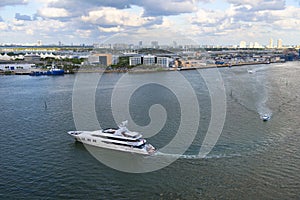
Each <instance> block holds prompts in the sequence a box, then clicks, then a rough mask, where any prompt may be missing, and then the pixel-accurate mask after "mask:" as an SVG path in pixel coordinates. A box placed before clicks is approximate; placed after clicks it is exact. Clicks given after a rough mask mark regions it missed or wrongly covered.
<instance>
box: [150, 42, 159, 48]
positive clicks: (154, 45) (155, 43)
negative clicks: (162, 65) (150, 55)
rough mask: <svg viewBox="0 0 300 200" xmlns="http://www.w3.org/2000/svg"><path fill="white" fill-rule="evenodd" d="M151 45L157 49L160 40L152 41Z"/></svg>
mask: <svg viewBox="0 0 300 200" xmlns="http://www.w3.org/2000/svg"><path fill="white" fill-rule="evenodd" d="M151 46H152V48H154V49H157V48H158V47H159V46H158V41H152V42H151Z"/></svg>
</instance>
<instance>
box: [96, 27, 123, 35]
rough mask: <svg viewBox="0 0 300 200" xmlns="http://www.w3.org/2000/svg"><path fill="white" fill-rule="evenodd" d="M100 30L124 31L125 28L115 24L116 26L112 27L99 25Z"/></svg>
mask: <svg viewBox="0 0 300 200" xmlns="http://www.w3.org/2000/svg"><path fill="white" fill-rule="evenodd" d="M98 30H99V31H101V32H105V33H118V32H121V31H124V29H123V28H121V27H120V26H115V27H110V28H104V27H101V26H100V27H98Z"/></svg>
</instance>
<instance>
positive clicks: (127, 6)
mask: <svg viewBox="0 0 300 200" xmlns="http://www.w3.org/2000/svg"><path fill="white" fill-rule="evenodd" d="M299 35H300V0H1V1H0V44H10V43H14V44H35V43H37V41H38V40H40V41H41V42H42V44H58V43H59V42H61V43H62V44H65V45H70V44H94V43H100V44H101V43H112V44H113V43H132V44H138V42H139V41H143V44H150V42H151V41H158V42H159V44H166V45H168V44H172V43H173V41H176V42H177V44H199V45H238V44H239V43H240V41H246V42H247V43H250V42H252V43H254V42H258V43H260V44H262V45H268V43H269V41H270V38H272V39H273V40H274V44H276V41H277V40H278V39H281V40H282V41H283V44H284V45H299V44H300V37H299Z"/></svg>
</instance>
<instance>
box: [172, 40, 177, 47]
mask: <svg viewBox="0 0 300 200" xmlns="http://www.w3.org/2000/svg"><path fill="white" fill-rule="evenodd" d="M173 48H175V49H176V48H177V42H176V41H173Z"/></svg>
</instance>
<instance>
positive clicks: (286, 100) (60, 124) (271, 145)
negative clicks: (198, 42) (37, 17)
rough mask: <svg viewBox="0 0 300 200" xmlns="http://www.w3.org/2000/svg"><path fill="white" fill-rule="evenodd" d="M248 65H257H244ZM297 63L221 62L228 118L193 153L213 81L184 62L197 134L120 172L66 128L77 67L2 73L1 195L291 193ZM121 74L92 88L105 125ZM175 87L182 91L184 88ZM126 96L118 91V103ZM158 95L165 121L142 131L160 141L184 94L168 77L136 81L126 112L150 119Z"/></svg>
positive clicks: (297, 180) (298, 143) (298, 173)
mask: <svg viewBox="0 0 300 200" xmlns="http://www.w3.org/2000/svg"><path fill="white" fill-rule="evenodd" d="M248 69H251V70H253V71H255V73H253V74H249V73H248V72H247V70H248ZM205 70H211V69H205ZM299 70H300V63H299V62H288V63H280V64H269V65H253V66H243V67H232V68H222V69H219V72H220V74H221V76H222V78H223V80H222V81H223V82H224V85H225V88H226V95H227V99H226V102H227V113H226V121H225V124H224V128H223V131H222V134H221V136H220V138H219V140H218V142H217V144H216V145H215V147H214V148H213V150H212V151H211V152H210V153H209V154H208V156H207V157H206V158H200V157H198V156H197V155H198V153H199V149H200V147H201V144H202V142H203V138H204V136H205V135H206V132H207V129H208V125H209V121H210V117H211V99H210V95H209V91H208V88H207V86H206V84H205V82H204V80H203V78H202V77H201V75H200V74H199V73H198V72H197V71H183V72H180V73H181V74H182V75H183V76H184V77H185V79H186V80H187V81H188V82H189V83H190V84H191V86H192V88H193V90H194V91H195V94H196V95H197V98H198V102H199V109H200V114H201V116H200V119H190V120H199V124H200V126H199V129H198V131H197V135H196V136H195V138H194V141H193V143H192V144H191V145H190V146H189V148H188V149H187V151H186V152H185V153H184V155H181V156H180V157H179V159H178V160H176V161H175V162H174V163H172V164H171V165H169V166H167V167H165V168H163V169H161V170H157V171H154V172H149V173H141V174H134V173H133V174H132V173H125V172H120V171H117V170H115V169H112V168H110V167H108V166H106V165H104V164H102V163H101V162H99V161H98V160H97V159H95V158H94V157H93V156H92V155H91V154H90V153H89V152H88V151H87V150H86V149H85V147H84V146H83V145H82V144H79V143H75V142H74V140H73V139H72V138H71V137H70V136H68V135H67V133H66V132H67V131H69V130H75V124H74V120H73V113H72V91H73V85H74V80H75V77H76V75H65V76H57V77H54V76H53V77H51V76H39V77H30V76H1V77H0V101H1V103H0V111H1V115H0V134H1V137H0V138H1V139H0V148H1V154H0V180H1V181H0V198H1V199H22V198H24V199H67V198H68V199H200V198H201V199H254V198H255V199H257V198H260V199H297V198H299V196H300V167H299V166H300V151H299V147H300V124H299V121H300V115H299V111H300V106H299V105H300V104H299V103H300V100H299V95H300V80H299V74H300V73H299V72H300V71H299ZM174 73H177V72H159V73H138V74H129V77H131V78H132V82H131V83H129V84H135V82H134V80H135V79H137V78H143V79H145V80H152V79H153V76H155V77H156V78H160V79H163V80H165V81H167V82H170V83H172V82H175V81H177V82H178V81H179V82H180V81H181V80H178V79H174ZM84 76H90V74H84ZM99 76H100V74H99ZM122 76H124V74H118V73H111V74H104V75H102V77H101V80H100V82H99V85H98V88H97V91H96V93H95V97H96V102H95V107H96V113H97V117H98V120H99V123H100V124H101V127H104V128H109V127H116V125H117V123H119V122H115V121H114V118H113V115H112V111H111V98H112V92H113V89H114V87H115V85H116V83H117V82H118V81H119V80H120V78H121V77H122ZM122 87H124V88H126V87H129V85H126V84H124V85H122ZM179 91H180V92H182V93H184V88H179ZM186 98H189V97H188V96H186ZM123 101H124V99H120V103H122V102H123ZM154 104H160V105H162V106H163V107H164V108H165V110H166V113H167V121H166V124H165V126H164V127H163V129H162V130H161V131H160V132H159V133H158V134H157V135H155V136H153V137H151V138H149V139H148V140H149V142H150V143H151V144H153V145H154V146H156V147H158V148H163V147H164V146H165V145H166V144H168V143H169V142H170V141H172V139H173V137H174V136H175V134H176V130H177V129H178V126H179V123H180V117H181V115H180V102H179V101H178V99H177V98H176V95H174V94H173V93H172V91H171V90H168V88H166V87H163V86H160V85H156V84H152V85H151V84H150V85H144V86H141V87H140V88H139V89H138V90H137V91H136V92H135V93H133V95H132V97H131V99H130V104H129V107H130V115H131V117H132V119H133V120H134V121H135V122H136V123H137V124H138V125H140V126H146V125H147V124H149V123H150V120H151V119H150V117H149V114H148V112H149V108H150V107H151V105H154ZM264 113H268V114H270V115H271V116H272V117H271V120H270V121H268V122H263V121H262V120H261V119H260V116H261V115H262V114H264ZM137 131H138V130H137ZM186 134H190V133H189V132H188V131H187V133H186ZM161 155H162V156H165V157H172V156H173V155H172V154H170V153H161ZM121 164H122V163H120V165H121Z"/></svg>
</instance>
